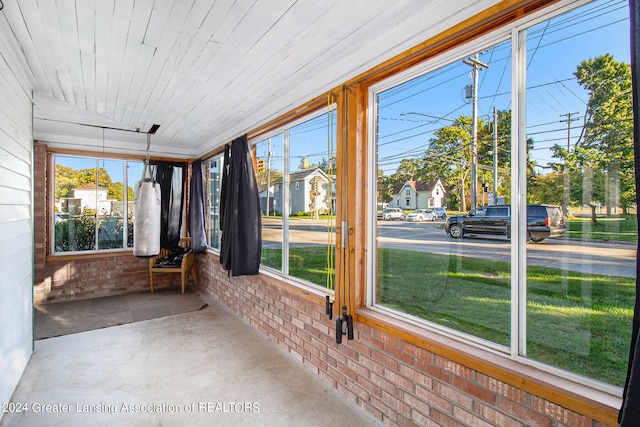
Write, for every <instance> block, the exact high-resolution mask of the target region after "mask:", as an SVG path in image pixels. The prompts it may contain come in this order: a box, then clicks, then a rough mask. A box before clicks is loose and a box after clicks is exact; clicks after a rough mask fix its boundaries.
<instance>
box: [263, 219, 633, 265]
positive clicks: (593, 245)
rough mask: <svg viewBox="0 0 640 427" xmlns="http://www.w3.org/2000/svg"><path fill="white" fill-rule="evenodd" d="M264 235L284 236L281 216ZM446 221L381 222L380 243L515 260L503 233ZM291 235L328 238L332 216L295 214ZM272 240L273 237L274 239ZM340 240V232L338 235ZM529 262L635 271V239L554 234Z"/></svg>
mask: <svg viewBox="0 0 640 427" xmlns="http://www.w3.org/2000/svg"><path fill="white" fill-rule="evenodd" d="M263 223H264V225H265V227H264V229H263V239H264V240H265V242H264V243H265V245H266V246H270V245H271V244H274V245H276V246H279V244H278V243H277V242H278V241H281V239H282V237H281V235H282V234H281V231H280V230H278V228H279V222H278V221H274V220H272V219H267V220H266V221H264V222H263ZM443 224H444V223H443V221H435V222H426V223H410V222H406V221H380V222H378V244H379V245H380V246H381V247H384V248H393V249H406V250H412V251H422V252H430V253H438V254H444V255H460V256H473V257H479V258H483V259H492V260H497V261H506V262H509V261H510V260H511V243H510V242H509V241H508V240H507V239H505V238H500V237H495V238H491V237H489V238H484V237H483V238H473V237H465V238H463V239H452V238H451V237H449V236H448V235H447V234H446V233H445V231H444V228H443ZM289 238H290V241H291V242H292V244H316V245H317V244H324V245H326V244H327V241H328V239H329V237H328V234H327V223H326V221H316V220H309V219H291V222H290V233H289ZM270 241H271V243H270ZM332 241H333V242H335V235H334V236H333V240H332ZM527 263H529V264H531V265H541V266H547V267H554V268H561V269H565V270H572V271H581V272H585V273H596V274H605V275H610V276H622V277H635V275H636V245H635V243H599V242H585V241H577V240H575V239H567V238H551V239H546V240H544V241H543V242H541V243H529V244H527Z"/></svg>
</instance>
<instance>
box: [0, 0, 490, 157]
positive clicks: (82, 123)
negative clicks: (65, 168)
mask: <svg viewBox="0 0 640 427" xmlns="http://www.w3.org/2000/svg"><path fill="white" fill-rule="evenodd" d="M495 3H497V0H481V1H468V0H466V1H450V0H399V1H388V0H348V1H345V0H320V1H318V0H270V1H269V0H135V1H134V0H15V1H14V0H12V1H6V0H5V1H4V9H3V10H2V11H0V32H3V33H4V35H5V37H7V39H9V40H13V42H14V48H15V49H16V52H17V53H20V52H21V54H22V55H24V61H22V62H24V64H25V68H26V69H27V70H28V71H29V73H30V79H31V82H30V83H31V85H32V86H33V91H34V103H35V105H34V138H35V139H38V140H40V141H42V142H45V143H47V144H49V145H50V146H52V147H64V148H77V149H83V150H87V149H94V150H107V151H109V152H116V153H131V154H140V153H144V152H145V151H146V143H147V139H146V135H145V134H144V133H143V132H146V131H147V130H149V128H150V127H151V126H152V125H153V124H159V125H161V126H160V129H159V130H158V132H157V133H156V134H155V135H153V137H152V142H151V147H150V152H151V154H152V155H163V156H167V155H170V156H175V157H198V156H201V155H203V154H204V153H206V152H209V151H211V150H212V149H213V148H215V147H217V146H219V145H222V144H224V143H226V142H228V141H230V140H231V139H233V138H235V137H237V136H239V135H241V134H243V133H246V132H248V131H250V130H251V129H254V128H256V127H257V126H259V125H260V124H262V123H265V122H267V121H268V120H271V119H273V118H276V117H277V116H279V115H280V114H282V113H284V112H286V111H289V110H291V109H293V108H295V107H296V106H299V105H301V104H303V103H304V102H306V101H308V100H310V99H312V98H313V97H316V96H318V95H320V94H322V93H324V92H326V91H328V90H330V89H332V88H334V87H336V86H338V85H340V84H341V83H343V82H345V81H347V80H348V79H350V78H352V77H354V76H356V75H358V74H360V73H362V72H364V71H366V70H368V69H370V68H372V67H373V66H375V65H377V64H379V63H380V62H382V61H384V60H386V59H388V58H390V57H392V56H394V55H397V54H399V53H400V52H402V51H405V50H407V49H409V48H410V47H412V46H415V45H416V44H418V43H420V42H422V41H424V40H426V39H428V38H429V37H431V36H433V35H435V34H437V33H439V32H442V31H444V30H445V29H447V28H448V27H451V26H453V25H454V24H456V23H458V22H460V21H462V20H464V19H466V18H468V17H470V16H472V15H474V14H476V13H478V12H480V11H482V10H484V9H486V8H488V7H490V6H491V5H493V4H495ZM103 128H105V129H103ZM112 128H114V129H126V130H130V131H135V130H136V129H140V131H141V133H135V132H123V131H119V130H114V129H112Z"/></svg>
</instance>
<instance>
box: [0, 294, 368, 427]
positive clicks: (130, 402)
mask: <svg viewBox="0 0 640 427" xmlns="http://www.w3.org/2000/svg"><path fill="white" fill-rule="evenodd" d="M203 299H205V301H206V302H207V303H208V304H209V306H208V307H206V308H204V309H202V310H199V311H194V312H190V313H185V314H179V315H175V316H169V317H163V318H159V319H154V320H146V321H142V322H137V323H131V324H126V325H120V326H113V327H108V328H104V329H99V330H94V331H88V332H81V333H77V334H71V335H65V336H60V337H55V338H49V339H45V340H39V341H36V342H35V351H34V354H33V356H32V358H31V361H30V362H29V365H28V366H27V369H26V371H25V373H24V375H23V377H22V379H21V381H20V383H19V385H18V387H17V389H16V391H15V393H14V396H13V399H12V404H13V408H12V409H13V411H14V412H9V413H5V414H4V417H3V418H2V420H1V421H0V426H3V427H4V426H65V427H68V426H87V425H91V426H114V425H123V426H124V425H126V426H209V425H216V426H327V425H333V426H341V425H348V426H378V425H380V424H379V423H378V422H377V421H376V420H375V419H373V418H372V417H370V416H369V415H368V414H367V413H365V412H364V411H363V410H361V409H360V408H359V407H357V406H356V405H355V404H353V403H352V402H351V401H348V400H347V399H345V398H343V397H342V396H341V395H340V394H339V393H338V392H337V391H335V390H333V389H332V388H330V387H328V386H327V385H326V384H325V383H324V382H323V381H322V380H320V379H319V378H318V377H316V376H315V375H313V374H312V373H310V372H309V371H307V370H306V369H305V368H304V367H303V366H302V365H301V364H300V363H299V362H298V361H296V360H294V359H293V358H291V357H289V356H288V355H287V354H286V353H284V352H283V351H282V350H281V349H280V348H279V347H277V346H276V345H275V344H273V343H271V342H270V341H268V340H267V339H266V338H265V337H263V336H262V335H260V334H259V333H257V332H256V331H255V330H254V329H252V328H251V327H249V326H248V325H246V324H245V323H244V322H243V321H242V320H241V319H239V318H238V317H237V316H235V315H234V314H233V313H231V312H230V311H228V310H227V309H226V308H225V307H224V306H222V305H221V304H219V303H218V302H217V301H215V300H213V299H211V298H210V297H208V296H206V295H205V296H203ZM19 410H21V412H18V411H19Z"/></svg>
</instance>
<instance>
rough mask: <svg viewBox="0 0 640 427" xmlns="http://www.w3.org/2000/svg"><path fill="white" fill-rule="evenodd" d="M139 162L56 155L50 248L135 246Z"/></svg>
mask: <svg viewBox="0 0 640 427" xmlns="http://www.w3.org/2000/svg"><path fill="white" fill-rule="evenodd" d="M142 170H143V163H142V162H140V161H125V160H113V159H97V158H87V157H72V156H62V155H56V156H54V179H53V180H54V195H55V196H54V197H55V201H54V207H53V210H54V215H53V217H54V226H53V230H54V231H53V233H54V239H53V244H54V247H53V251H54V252H56V253H60V252H76V251H93V250H102V249H121V248H128V247H133V185H134V183H135V182H136V181H138V180H140V179H141V178H142Z"/></svg>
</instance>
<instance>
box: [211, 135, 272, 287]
mask: <svg viewBox="0 0 640 427" xmlns="http://www.w3.org/2000/svg"><path fill="white" fill-rule="evenodd" d="M224 167H225V169H224V171H223V173H222V188H221V193H220V205H221V210H220V228H221V229H222V242H221V246H220V263H221V264H222V268H224V269H225V270H226V271H229V272H230V274H231V275H233V276H241V275H251V274H258V270H259V268H260V254H261V252H262V213H261V211H260V199H259V196H258V183H257V181H256V175H255V172H254V170H253V162H252V160H251V153H250V151H249V144H248V142H247V136H246V135H244V136H241V137H240V138H236V139H235V140H233V142H232V143H231V147H229V145H227V147H225V152H224Z"/></svg>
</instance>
